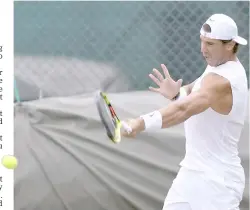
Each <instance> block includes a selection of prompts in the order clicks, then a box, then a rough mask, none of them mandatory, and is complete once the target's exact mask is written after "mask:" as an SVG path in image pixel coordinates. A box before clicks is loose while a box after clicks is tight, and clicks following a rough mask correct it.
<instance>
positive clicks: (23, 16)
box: [14, 1, 249, 100]
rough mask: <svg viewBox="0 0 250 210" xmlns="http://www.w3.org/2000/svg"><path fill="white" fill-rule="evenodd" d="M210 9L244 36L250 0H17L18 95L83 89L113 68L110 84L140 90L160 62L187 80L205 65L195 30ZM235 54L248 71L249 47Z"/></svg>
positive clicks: (107, 75)
mask: <svg viewBox="0 0 250 210" xmlns="http://www.w3.org/2000/svg"><path fill="white" fill-rule="evenodd" d="M213 13H224V14H227V15H229V16H231V17H232V18H233V19H234V20H235V21H236V23H237V25H238V28H239V33H240V35H242V36H243V37H245V38H247V39H248V41H249V38H248V37H249V2H242V1H239V2H225V1H223V2H216V1H215V2H204V1H200V2H191V1H190V2H184V1H183V2H182V1H181V2H167V1H166V2H140V1H139V2H129V1H128V2H126V1H123V2H70V1H68V2H15V19H14V20H15V76H16V79H17V86H18V87H19V89H21V98H22V99H23V100H24V99H25V97H26V98H27V97H31V98H33V97H35V98H36V97H38V92H40V93H41V90H42V92H43V94H45V95H49V96H66V95H75V94H79V93H86V92H90V91H93V90H95V89H96V88H98V87H99V86H100V85H101V84H102V82H103V81H105V80H106V79H107V78H110V77H111V76H113V75H116V80H115V85H114V86H113V89H112V90H113V91H126V90H144V89H147V88H148V86H150V85H152V82H151V81H150V79H149V77H148V74H149V73H150V72H151V71H152V69H153V68H154V67H156V68H159V67H160V64H161V63H165V64H166V65H167V67H168V68H169V71H170V73H171V75H172V76H173V77H174V78H175V79H177V78H183V79H184V83H185V84H186V83H189V82H191V81H193V80H194V79H195V78H196V77H197V76H199V75H200V74H201V73H202V72H203V71H204V68H205V65H206V64H205V62H204V60H203V58H202V56H201V53H200V40H199V31H200V27H201V25H202V24H203V23H204V21H205V20H206V19H207V18H208V17H209V16H210V15H212V14H213ZM239 59H240V60H241V61H242V63H243V65H244V67H245V68H246V70H247V74H248V72H249V70H248V67H249V48H248V46H247V47H242V48H241V49H240V52H239ZM31 91H33V92H31ZM31 98H30V99H31Z"/></svg>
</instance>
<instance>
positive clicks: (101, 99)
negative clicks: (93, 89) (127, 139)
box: [95, 91, 132, 143]
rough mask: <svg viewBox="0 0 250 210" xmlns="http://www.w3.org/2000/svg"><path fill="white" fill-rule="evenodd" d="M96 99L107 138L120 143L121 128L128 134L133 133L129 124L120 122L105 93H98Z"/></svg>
mask: <svg viewBox="0 0 250 210" xmlns="http://www.w3.org/2000/svg"><path fill="white" fill-rule="evenodd" d="M95 99H96V106H97V110H98V113H99V116H100V118H101V121H102V123H103V125H104V127H105V129H106V132H107V136H108V137H109V138H110V139H111V140H112V141H113V142H114V143H119V142H120V141H121V128H123V129H124V130H125V131H126V132H128V133H129V132H131V131H132V129H131V128H130V127H129V126H128V125H127V123H125V122H121V121H120V119H119V118H118V116H117V115H116V112H115V110H114V108H113V106H112V105H111V103H110V101H109V99H108V96H107V95H106V94H105V93H104V92H102V91H98V92H97V93H96V97H95Z"/></svg>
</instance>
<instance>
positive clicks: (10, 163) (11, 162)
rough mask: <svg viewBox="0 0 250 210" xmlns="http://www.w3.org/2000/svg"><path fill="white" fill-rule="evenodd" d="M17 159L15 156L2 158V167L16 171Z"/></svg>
mask: <svg viewBox="0 0 250 210" xmlns="http://www.w3.org/2000/svg"><path fill="white" fill-rule="evenodd" d="M17 164H18V163H17V159H16V158H15V156H11V155H5V156H4V157H3V158H2V165H3V166H4V167H5V168H7V169H15V168H16V167H17Z"/></svg>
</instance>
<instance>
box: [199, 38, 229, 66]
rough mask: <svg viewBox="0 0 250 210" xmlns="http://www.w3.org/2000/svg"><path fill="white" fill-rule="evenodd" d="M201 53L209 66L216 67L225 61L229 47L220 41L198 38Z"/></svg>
mask: <svg viewBox="0 0 250 210" xmlns="http://www.w3.org/2000/svg"><path fill="white" fill-rule="evenodd" d="M200 39H201V53H202V55H203V56H204V58H205V59H206V61H207V64H208V65H210V66H218V65H220V64H221V63H223V62H224V61H225V57H227V56H228V53H229V52H230V49H231V47H230V46H229V45H228V44H224V43H222V41H220V40H216V39H210V38H207V37H204V36H200Z"/></svg>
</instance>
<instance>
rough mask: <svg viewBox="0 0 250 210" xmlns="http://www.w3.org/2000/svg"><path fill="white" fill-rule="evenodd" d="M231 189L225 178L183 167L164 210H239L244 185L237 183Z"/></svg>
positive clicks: (174, 182) (168, 196)
mask: <svg viewBox="0 0 250 210" xmlns="http://www.w3.org/2000/svg"><path fill="white" fill-rule="evenodd" d="M230 185H231V187H232V186H233V185H232V183H230ZM231 187H229V186H228V183H226V181H225V179H224V178H221V177H215V176H208V175H206V174H205V173H203V172H198V171H192V170H188V169H186V168H183V167H182V168H181V169H180V171H179V173H178V175H177V177H176V178H175V179H174V181H173V184H172V186H171V188H170V190H169V192H168V194H167V197H166V199H165V202H164V206H163V209H162V210H239V204H240V201H241V199H242V195H243V191H244V183H241V182H240V183H235V184H234V186H233V187H232V188H231ZM174 204H175V205H174Z"/></svg>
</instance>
